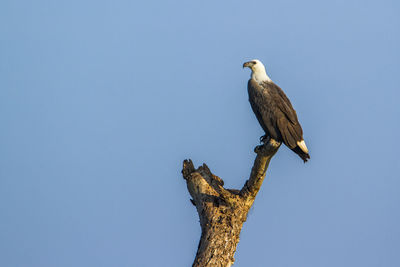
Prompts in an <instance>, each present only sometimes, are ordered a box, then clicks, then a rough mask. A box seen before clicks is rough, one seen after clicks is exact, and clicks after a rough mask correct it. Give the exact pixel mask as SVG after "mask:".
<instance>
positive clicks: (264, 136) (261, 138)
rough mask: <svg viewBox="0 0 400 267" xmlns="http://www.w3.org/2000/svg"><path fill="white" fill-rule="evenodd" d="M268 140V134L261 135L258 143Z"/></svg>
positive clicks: (264, 142)
mask: <svg viewBox="0 0 400 267" xmlns="http://www.w3.org/2000/svg"><path fill="white" fill-rule="evenodd" d="M269 140H270V137H269V135H263V136H261V137H260V143H263V144H267V143H268V142H269Z"/></svg>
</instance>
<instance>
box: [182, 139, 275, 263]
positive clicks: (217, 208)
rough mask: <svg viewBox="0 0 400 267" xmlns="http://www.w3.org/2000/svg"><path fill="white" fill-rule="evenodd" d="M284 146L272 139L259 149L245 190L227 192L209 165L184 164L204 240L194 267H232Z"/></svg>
mask: <svg viewBox="0 0 400 267" xmlns="http://www.w3.org/2000/svg"><path fill="white" fill-rule="evenodd" d="M280 145H281V143H279V142H276V141H275V140H273V139H270V140H269V142H268V143H267V144H264V145H260V146H257V147H256V148H255V149H254V152H255V153H256V154H257V156H256V159H255V161H254V165H253V168H252V170H251V174H250V178H249V179H248V180H247V181H246V183H245V184H244V186H243V188H242V189H241V190H236V189H225V188H224V187H223V185H224V182H223V180H222V179H221V178H219V177H218V176H216V175H214V174H212V173H211V171H210V169H209V168H208V167H207V165H206V164H203V166H200V167H199V168H197V169H195V167H194V165H193V162H192V161H191V160H190V159H189V160H185V161H184V162H183V169H182V174H183V178H184V179H185V180H186V183H187V188H188V190H189V193H190V195H191V196H192V199H191V201H192V203H193V205H195V206H196V209H197V213H198V214H199V217H200V225H201V238H200V242H199V246H198V250H197V253H196V258H195V260H194V263H193V266H195V267H204V266H223V267H226V266H231V265H232V264H233V263H234V262H235V259H234V254H235V252H236V246H237V244H238V243H239V235H240V231H241V230H242V226H243V223H244V222H245V221H246V218H247V214H248V212H249V210H250V208H251V206H252V205H253V203H254V200H255V198H256V195H257V193H258V191H259V190H260V188H261V185H262V183H263V181H264V178H265V173H266V171H267V168H268V165H269V162H270V160H271V158H272V157H273V156H274V155H275V153H276V152H277V151H278V149H279V147H280Z"/></svg>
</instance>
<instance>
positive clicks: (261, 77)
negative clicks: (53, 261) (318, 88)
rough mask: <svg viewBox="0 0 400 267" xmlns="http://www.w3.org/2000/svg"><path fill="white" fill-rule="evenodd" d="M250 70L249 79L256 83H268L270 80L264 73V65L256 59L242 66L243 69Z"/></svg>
mask: <svg viewBox="0 0 400 267" xmlns="http://www.w3.org/2000/svg"><path fill="white" fill-rule="evenodd" d="M246 67H247V68H250V69H251V78H252V79H254V80H256V81H257V82H270V81H271V79H270V78H269V77H268V75H267V72H266V71H265V67H264V65H263V64H262V63H261V61H260V60H258V59H253V60H250V61H248V62H245V63H244V64H243V68H246Z"/></svg>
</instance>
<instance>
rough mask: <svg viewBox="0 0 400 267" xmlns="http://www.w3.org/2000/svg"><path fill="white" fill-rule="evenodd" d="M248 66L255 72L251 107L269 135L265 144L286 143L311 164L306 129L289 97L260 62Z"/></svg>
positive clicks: (250, 88) (250, 84) (250, 86)
mask: <svg viewBox="0 0 400 267" xmlns="http://www.w3.org/2000/svg"><path fill="white" fill-rule="evenodd" d="M246 67H247V68H250V69H251V78H250V80H249V81H248V83H247V91H248V93H249V101H250V105H251V108H252V110H253V112H254V113H255V115H256V117H257V120H258V122H259V123H260V125H261V127H262V128H263V130H264V131H265V135H264V136H261V137H260V140H261V142H263V143H267V142H268V141H269V139H270V138H272V139H274V140H276V141H278V142H283V143H284V144H285V145H286V146H287V147H288V148H290V149H291V150H292V151H293V152H294V153H296V154H297V155H299V157H300V158H301V159H302V160H303V161H304V163H305V162H307V160H308V159H310V154H309V152H308V148H307V146H306V143H305V141H304V139H303V129H302V128H301V125H300V123H299V121H298V119H297V114H296V111H295V110H294V108H293V106H292V103H290V100H289V98H288V97H287V96H286V95H285V93H284V92H283V90H282V89H281V88H280V87H279V86H278V85H276V84H275V83H274V82H273V81H272V80H271V79H270V78H269V77H268V75H267V73H266V71H265V67H264V65H263V64H262V63H261V61H260V60H258V59H253V60H250V61H248V62H245V63H244V64H243V68H246Z"/></svg>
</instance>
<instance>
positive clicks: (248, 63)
mask: <svg viewBox="0 0 400 267" xmlns="http://www.w3.org/2000/svg"><path fill="white" fill-rule="evenodd" d="M253 65H254V62H252V61H248V62H245V63H243V68H246V67H248V68H251V67H252V66H253Z"/></svg>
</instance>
